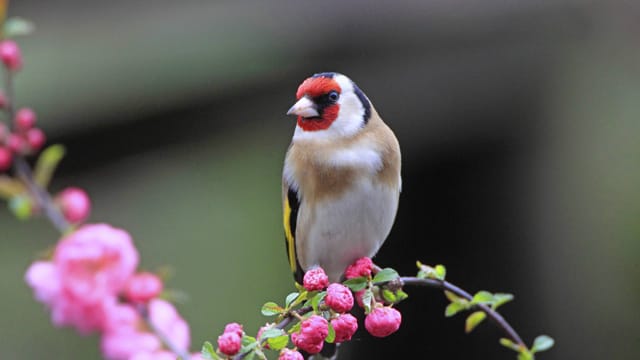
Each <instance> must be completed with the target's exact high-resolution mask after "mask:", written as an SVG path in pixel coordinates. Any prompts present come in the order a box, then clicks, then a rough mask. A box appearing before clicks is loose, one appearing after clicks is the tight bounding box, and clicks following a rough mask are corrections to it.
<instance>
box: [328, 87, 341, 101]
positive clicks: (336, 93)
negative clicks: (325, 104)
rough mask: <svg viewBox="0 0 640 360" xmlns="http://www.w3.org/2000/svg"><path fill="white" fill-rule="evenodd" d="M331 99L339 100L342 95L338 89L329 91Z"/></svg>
mask: <svg viewBox="0 0 640 360" xmlns="http://www.w3.org/2000/svg"><path fill="white" fill-rule="evenodd" d="M328 96H329V100H331V101H338V98H339V97H340V94H338V92H337V91H335V90H333V91H330V92H329V95H328Z"/></svg>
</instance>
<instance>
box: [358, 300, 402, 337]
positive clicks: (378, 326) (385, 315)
mask: <svg viewBox="0 0 640 360" xmlns="http://www.w3.org/2000/svg"><path fill="white" fill-rule="evenodd" d="M401 322H402V315H401V314H400V312H399V311H398V310H396V309H394V308H390V307H381V308H375V309H373V310H372V311H371V312H370V313H369V315H367V317H366V318H365V319H364V327H365V328H366V329H367V331H368V332H369V334H371V335H373V336H376V337H385V336H389V335H391V334H393V333H394V332H396V331H397V330H398V329H399V328H400V323H401Z"/></svg>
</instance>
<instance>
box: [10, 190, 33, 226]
mask: <svg viewBox="0 0 640 360" xmlns="http://www.w3.org/2000/svg"><path fill="white" fill-rule="evenodd" d="M32 205H33V204H32V203H31V198H29V197H28V196H26V195H18V196H14V197H12V198H11V199H9V210H11V212H12V213H13V215H15V216H16V218H18V220H27V219H29V218H30V217H31V214H32V212H33V206H32Z"/></svg>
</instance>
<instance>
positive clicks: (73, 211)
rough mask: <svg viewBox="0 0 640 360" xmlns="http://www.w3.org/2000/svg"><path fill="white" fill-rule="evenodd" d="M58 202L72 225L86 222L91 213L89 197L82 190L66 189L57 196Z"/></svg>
mask: <svg viewBox="0 0 640 360" xmlns="http://www.w3.org/2000/svg"><path fill="white" fill-rule="evenodd" d="M56 202H57V203H58V205H59V206H60V210H61V211H62V214H63V215H64V217H65V218H66V219H67V220H68V221H69V222H71V223H79V222H82V221H84V220H85V219H86V218H87V217H89V213H90V212H91V200H90V199H89V195H87V193H86V192H85V191H84V190H82V189H80V188H76V187H70V188H66V189H65V190H63V191H62V192H61V193H60V194H58V196H56Z"/></svg>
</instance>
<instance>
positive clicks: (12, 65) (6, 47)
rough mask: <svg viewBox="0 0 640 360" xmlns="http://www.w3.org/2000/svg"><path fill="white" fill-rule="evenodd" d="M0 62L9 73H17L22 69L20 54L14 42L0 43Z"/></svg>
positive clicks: (5, 41)
mask: <svg viewBox="0 0 640 360" xmlns="http://www.w3.org/2000/svg"><path fill="white" fill-rule="evenodd" d="M0 60H2V62H3V63H4V66H6V67H7V69H9V70H10V71H18V70H20V68H22V54H21V52H20V48H19V47H18V44H16V42H15V41H13V40H4V41H2V42H0Z"/></svg>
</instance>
